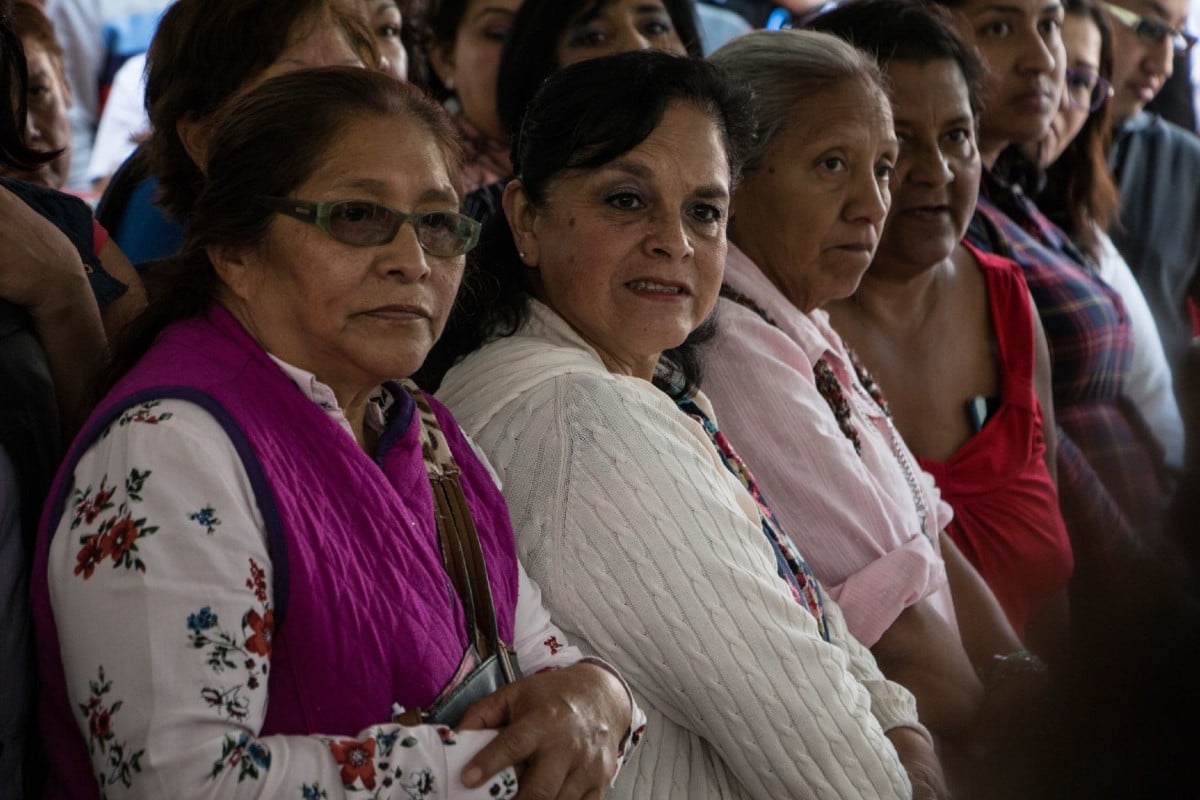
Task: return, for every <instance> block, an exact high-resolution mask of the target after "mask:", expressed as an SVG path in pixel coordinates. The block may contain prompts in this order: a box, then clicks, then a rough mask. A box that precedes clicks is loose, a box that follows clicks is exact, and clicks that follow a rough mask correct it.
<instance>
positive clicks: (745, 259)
mask: <svg viewBox="0 0 1200 800" xmlns="http://www.w3.org/2000/svg"><path fill="white" fill-rule="evenodd" d="M724 280H725V283H726V284H727V285H728V286H729V287H730V288H732V289H733V290H735V291H737V292H739V293H741V294H744V295H745V296H746V297H748V298H750V299H751V300H753V301H754V302H755V303H756V304H757V305H758V306H759V307H761V308H762V310H763V311H765V312H767V315H768V316H769V317H770V318H771V319H772V320H774V321H775V323H776V325H778V327H779V329H780V330H782V331H783V332H784V333H785V334H787V335H788V337H789V338H791V339H792V340H793V341H795V342H796V343H797V344H798V345H800V348H801V349H802V350H803V351H804V354H805V355H806V356H807V357H808V359H809V361H810V362H812V363H814V364H815V363H816V361H817V359H818V358H830V357H832V358H834V359H835V360H837V361H838V362H839V363H840V362H841V361H842V358H841V356H840V355H839V354H840V352H841V348H840V347H838V346H833V345H832V344H831V343H832V342H838V343H840V342H841V337H840V336H838V335H837V333H836V332H834V330H833V327H832V326H831V325H830V324H829V314H828V312H826V311H824V310H822V309H819V308H816V309H813V310H812V311H810V312H808V313H805V312H803V311H801V310H800V309H798V308H796V306H795V305H794V304H793V303H792V301H791V300H788V299H787V297H786V296H784V294H783V292H781V291H779V289H778V287H776V286H775V284H774V283H772V282H771V279H770V278H768V277H767V275H766V273H764V272H763V271H762V270H761V269H760V268H759V267H758V265H757V264H755V263H754V262H753V261H751V260H750V257H749V256H748V255H746V254H745V253H743V252H742V250H741V249H740V248H739V247H738V246H737V245H735V244H733V243H732V242H731V243H730V244H729V255H728V257H727V258H726V261H725V279H724Z"/></svg>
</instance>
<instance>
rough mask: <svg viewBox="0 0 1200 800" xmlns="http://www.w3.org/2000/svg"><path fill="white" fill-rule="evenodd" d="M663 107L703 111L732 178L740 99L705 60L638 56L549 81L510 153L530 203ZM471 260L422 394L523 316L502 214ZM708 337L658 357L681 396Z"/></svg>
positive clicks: (742, 117) (618, 144) (627, 145)
mask: <svg viewBox="0 0 1200 800" xmlns="http://www.w3.org/2000/svg"><path fill="white" fill-rule="evenodd" d="M672 103H688V104H691V105H693V106H695V107H697V108H700V109H703V110H704V111H705V113H707V114H708V115H709V117H710V118H711V119H712V120H713V121H714V122H715V123H716V124H717V126H718V128H719V130H720V132H721V138H722V140H723V144H724V145H725V155H726V158H727V161H728V166H729V171H730V175H731V178H733V179H735V180H736V178H737V177H738V176H739V175H740V174H741V167H742V163H743V160H744V158H745V153H746V150H747V148H748V146H749V143H750V140H751V139H752V138H753V135H754V134H753V131H754V125H753V114H752V110H751V104H750V95H749V92H747V91H746V90H745V89H744V88H743V87H742V86H741V85H740V84H739V83H737V82H735V81H733V80H731V79H730V78H729V76H728V74H727V73H726V71H725V70H724V69H723V68H721V67H719V66H717V65H714V64H712V63H709V62H707V61H703V60H701V59H696V58H686V57H682V56H673V55H668V54H666V53H663V52H659V51H655V50H639V51H635V52H629V53H619V54H616V55H610V56H602V57H600V58H593V59H589V60H587V61H581V62H579V63H576V64H572V65H571V66H569V67H566V68H564V69H562V70H558V71H556V72H554V73H552V74H551V75H550V76H549V77H548V78H547V79H546V81H545V82H544V83H543V84H542V86H541V88H540V89H539V90H538V92H537V94H536V95H534V98H533V100H532V101H531V102H530V104H529V111H528V113H527V114H526V116H525V118H524V122H523V123H522V125H521V128H520V129H519V130H518V132H517V135H516V136H515V137H514V139H513V148H512V153H513V167H514V168H515V170H516V173H517V176H518V177H519V178H520V180H521V184H522V187H523V188H524V190H525V193H526V194H527V195H528V196H529V199H530V202H532V203H533V204H534V205H535V206H537V207H538V208H543V207H544V206H545V204H546V203H548V202H551V201H550V199H549V198H548V189H549V187H550V186H551V185H553V183H554V181H555V180H556V179H557V178H559V177H561V176H562V175H563V174H564V173H566V172H568V171H573V170H592V169H596V168H599V167H601V166H603V165H604V164H607V163H609V162H610V161H612V160H614V159H616V158H618V157H619V156H621V155H622V154H624V153H628V152H629V151H630V150H632V149H634V148H635V147H637V146H638V145H639V144H641V143H642V142H643V141H645V140H646V138H647V137H648V136H649V135H650V134H651V133H653V132H654V130H655V129H656V128H657V127H658V126H659V124H660V123H661V122H662V119H663V116H664V115H665V114H666V112H667V108H668V107H669V106H670V105H671V104H672ZM475 255H476V257H474V258H470V259H468V260H467V269H466V272H465V273H464V275H463V289H462V291H460V292H459V296H458V300H457V302H456V303H455V306H454V311H453V312H452V313H451V315H450V320H449V322H448V323H447V325H446V330H445V331H444V332H443V334H442V338H441V339H440V340H439V341H438V342H437V344H435V345H434V348H433V350H432V351H431V352H430V354H429V357H428V358H427V359H426V361H425V365H424V366H423V367H422V368H421V370H420V371H419V372H418V374H417V376H416V378H417V381H418V382H419V383H420V384H421V386H422V387H423V388H426V389H429V390H435V389H436V388H437V386H438V385H440V383H441V380H442V377H443V376H444V375H445V374H446V372H447V371H448V370H449V369H450V367H451V366H453V364H454V363H455V362H456V361H457V360H458V359H460V358H462V357H463V356H465V355H467V354H468V353H470V352H472V351H474V350H477V349H478V348H479V347H481V346H482V345H483V343H484V342H485V341H487V340H488V339H490V338H492V337H495V336H510V335H512V334H513V333H515V332H516V330H517V328H519V327H520V325H521V324H522V323H523V322H524V321H525V320H526V319H527V318H528V316H529V301H530V299H531V297H532V295H531V293H530V291H529V286H528V284H527V270H526V267H525V264H524V262H523V261H522V260H521V257H520V255H519V254H518V253H517V247H516V244H515V243H514V242H513V235H512V229H511V228H510V227H509V224H508V219H507V218H506V217H505V215H504V214H493V215H492V216H491V217H490V218H489V219H488V221H487V223H486V224H485V225H484V228H483V234H482V237H481V238H480V241H479V249H478V250H477V251H476V254H475ZM710 319H711V318H710ZM714 330H715V329H714V327H713V326H712V325H711V324H706V325H703V326H701V328H699V329H697V330H696V331H694V332H693V333H692V335H691V336H689V337H688V340H687V341H686V342H684V343H683V344H682V345H680V346H679V347H676V348H673V349H672V350H668V351H667V352H665V353H663V360H662V362H660V363H662V364H663V365H665V366H668V367H669V368H670V369H671V370H672V371H673V372H674V373H675V375H676V376H677V377H678V379H679V380H680V388H681V389H682V391H684V393H688V392H690V391H691V390H693V389H695V388H696V387H698V386H699V384H700V379H701V372H702V370H701V366H702V365H701V362H700V358H699V352H698V346H699V345H700V344H702V343H703V342H704V341H705V340H706V339H707V338H710V337H711V335H712V333H713V332H714ZM656 383H657V381H656ZM660 388H665V387H662V386H660Z"/></svg>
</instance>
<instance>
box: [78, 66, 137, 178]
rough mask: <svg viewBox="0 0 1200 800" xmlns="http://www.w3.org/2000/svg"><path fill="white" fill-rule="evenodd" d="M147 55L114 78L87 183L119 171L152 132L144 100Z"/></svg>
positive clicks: (93, 148) (98, 128)
mask: <svg viewBox="0 0 1200 800" xmlns="http://www.w3.org/2000/svg"><path fill="white" fill-rule="evenodd" d="M145 68H146V56H145V54H144V53H143V54H139V55H136V56H133V57H132V58H130V59H129V60H128V61H126V62H125V63H124V64H122V65H121V68H120V69H119V70H117V74H116V75H115V76H113V83H112V88H111V89H110V90H109V93H108V100H107V102H105V104H104V111H103V112H102V113H101V114H100V124H99V125H98V126H97V127H96V139H95V141H94V142H93V143H92V157H91V160H90V161H89V162H88V168H87V179H88V180H89V181H97V180H100V179H101V178H107V177H109V176H111V175H112V174H113V173H114V172H116V171H117V168H118V167H120V166H121V164H123V163H125V159H127V158H129V157H130V156H131V155H133V151H134V149H136V148H137V137H138V136H141V135H143V134H146V133H149V131H150V119H149V117H148V116H147V115H146V107H145V103H144V100H143V98H144V97H145V94H146V82H145V77H144V75H143V71H144V70H145Z"/></svg>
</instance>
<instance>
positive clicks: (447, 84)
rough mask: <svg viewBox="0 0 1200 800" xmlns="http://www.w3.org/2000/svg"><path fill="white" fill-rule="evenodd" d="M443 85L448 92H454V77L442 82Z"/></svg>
mask: <svg viewBox="0 0 1200 800" xmlns="http://www.w3.org/2000/svg"><path fill="white" fill-rule="evenodd" d="M442 85H443V86H445V87H446V91H447V92H453V91H454V76H453V75H451V76H449V77H448V78H446V80H444V81H442Z"/></svg>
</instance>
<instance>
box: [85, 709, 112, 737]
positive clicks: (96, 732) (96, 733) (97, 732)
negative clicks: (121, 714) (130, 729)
mask: <svg viewBox="0 0 1200 800" xmlns="http://www.w3.org/2000/svg"><path fill="white" fill-rule="evenodd" d="M88 734H89V735H90V736H91V737H92V738H93V739H107V738H109V737H110V736H112V713H111V712H110V711H109V710H108V709H107V708H98V709H96V710H95V711H93V712H92V713H91V716H89V717H88Z"/></svg>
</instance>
